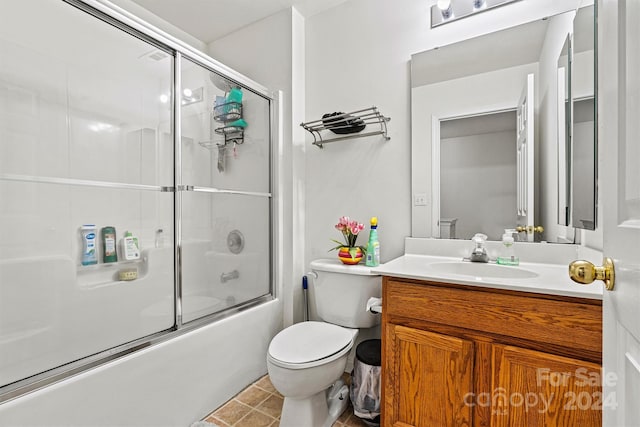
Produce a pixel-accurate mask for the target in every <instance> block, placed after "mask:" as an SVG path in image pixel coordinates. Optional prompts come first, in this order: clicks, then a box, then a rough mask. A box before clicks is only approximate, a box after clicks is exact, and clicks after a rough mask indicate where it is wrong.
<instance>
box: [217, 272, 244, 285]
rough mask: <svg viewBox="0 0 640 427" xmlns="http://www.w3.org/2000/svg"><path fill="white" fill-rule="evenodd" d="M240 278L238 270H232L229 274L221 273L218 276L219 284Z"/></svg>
mask: <svg viewBox="0 0 640 427" xmlns="http://www.w3.org/2000/svg"><path fill="white" fill-rule="evenodd" d="M238 277H240V272H239V271H238V270H233V271H231V272H229V273H222V274H221V275H220V283H227V282H228V281H229V280H233V279H237V278H238Z"/></svg>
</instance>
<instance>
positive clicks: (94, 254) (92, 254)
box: [80, 224, 98, 265]
mask: <svg viewBox="0 0 640 427" xmlns="http://www.w3.org/2000/svg"><path fill="white" fill-rule="evenodd" d="M80 233H81V234H82V260H81V264H82V265H93V264H97V263H98V251H97V250H96V249H97V248H96V226H95V225H93V224H84V225H83V226H82V227H80Z"/></svg>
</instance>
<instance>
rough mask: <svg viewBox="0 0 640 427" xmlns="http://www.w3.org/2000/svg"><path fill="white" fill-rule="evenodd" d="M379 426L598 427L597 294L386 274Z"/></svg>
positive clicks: (599, 327)
mask: <svg viewBox="0 0 640 427" xmlns="http://www.w3.org/2000/svg"><path fill="white" fill-rule="evenodd" d="M382 301H383V311H382V313H383V314H382V316H383V320H382V360H383V364H382V421H383V422H382V425H383V426H385V427H411V426H416V427H440V426H456V427H457V426H505V427H506V426H510V427H525V426H526V427H535V426H580V427H590V426H600V425H601V424H602V422H601V415H602V412H601V409H602V405H603V404H604V403H605V402H604V397H603V396H602V392H601V386H600V375H601V359H602V304H601V301H599V300H590V299H581V298H571V297H560V296H552V295H544V294H534V293H524V292H516V291H504V290H498V289H490V288H480V287H473V286H464V285H453V284H444V283H434V282H428V281H420V280H409V279H397V278H391V277H384V278H383V300H382Z"/></svg>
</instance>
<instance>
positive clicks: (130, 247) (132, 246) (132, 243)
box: [122, 231, 140, 261]
mask: <svg viewBox="0 0 640 427" xmlns="http://www.w3.org/2000/svg"><path fill="white" fill-rule="evenodd" d="M122 256H123V257H124V259H126V260H127V261H131V260H134V259H140V245H139V244H138V238H137V237H136V236H134V235H133V234H131V232H130V231H127V232H126V233H124V237H123V238H122Z"/></svg>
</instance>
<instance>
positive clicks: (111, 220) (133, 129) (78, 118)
mask: <svg viewBox="0 0 640 427" xmlns="http://www.w3.org/2000/svg"><path fill="white" fill-rule="evenodd" d="M2 6H3V12H2V14H1V15H0V220H1V221H0V355H1V356H0V402H2V401H6V400H9V399H12V398H14V397H16V396H19V395H21V394H23V393H25V392H28V391H30V390H33V389H35V388H37V387H42V386H43V385H46V384H48V383H51V382H53V381H55V380H58V379H62V378H65V377H67V376H69V375H71V374H76V373H78V372H82V371H84V370H87V369H89V368H91V367H94V366H96V365H98V364H101V363H103V362H105V361H108V360H111V359H113V358H115V357H119V356H122V355H125V354H130V353H131V352H135V351H137V350H139V349H141V348H147V347H149V346H150V345H151V344H154V343H157V342H161V341H163V340H167V339H169V338H174V337H176V336H178V335H180V334H182V333H184V332H185V331H189V330H194V329H195V328H197V327H200V326H203V325H207V324H210V323H211V322H214V321H215V320H217V319H220V318H221V317H224V316H227V315H228V314H230V313H237V312H238V311H240V310H243V309H245V308H248V307H254V306H256V305H258V304H260V303H263V302H266V301H269V300H271V299H272V298H273V296H272V294H273V282H274V279H273V277H274V271H273V270H274V269H273V267H272V265H273V260H272V253H273V247H272V246H273V243H272V242H273V239H272V229H273V223H274V221H273V216H274V215H273V206H272V205H273V203H272V184H271V183H272V181H273V179H272V167H271V164H272V153H271V151H272V150H271V141H272V138H273V136H272V122H273V120H274V117H273V116H274V111H275V109H274V99H273V97H272V96H271V95H270V94H269V92H268V91H267V90H266V89H265V88H263V87H261V86H260V85H258V84H256V83H254V82H252V81H250V80H248V79H246V78H245V77H243V76H241V75H239V74H237V73H235V72H233V71H232V70H229V69H227V68H226V67H224V66H222V65H221V64H218V63H216V62H215V61H213V60H211V59H209V58H208V57H206V56H204V55H201V54H199V53H198V52H196V51H195V50H193V49H191V48H189V47H187V46H186V45H182V44H180V43H179V42H177V41H175V40H174V39H172V38H170V37H168V36H166V35H164V34H163V33H160V32H156V31H154V30H152V29H148V28H145V27H144V26H141V25H134V24H135V23H132V22H127V21H126V20H124V19H120V18H119V17H118V16H114V14H113V13H110V10H109V9H108V8H105V7H103V6H104V4H103V2H99V1H91V0H87V1H76V0H68V1H63V0H57V1H52V0H30V1H28V2H25V1H23V0H6V1H4V2H3V5H2ZM35 11H37V12H35ZM231 93H233V96H230V94H231ZM238 96H240V99H239V98H238ZM87 224H91V225H92V226H93V227H94V228H95V231H94V234H95V237H96V238H95V240H94V244H95V250H96V255H97V257H96V258H97V262H96V263H88V262H86V261H87V259H86V257H85V252H86V251H87V250H90V249H91V247H89V248H87V247H86V244H85V242H84V241H83V234H82V230H81V228H82V226H83V225H87ZM104 227H114V228H115V230H116V237H115V242H113V241H111V240H109V239H105V238H104V237H105V236H103V233H101V230H102V229H103V228H104ZM126 232H130V233H132V235H133V236H134V237H136V238H137V242H138V246H139V257H137V258H136V257H135V256H129V257H128V258H130V259H126V258H127V257H126V256H125V255H126V254H125V250H124V245H125V244H126V242H124V241H123V237H124V236H125V233H126ZM113 243H115V250H116V254H117V261H115V262H109V261H110V258H105V252H111V251H112V250H113V248H112V247H111V245H112V244H113ZM83 261H85V262H83Z"/></svg>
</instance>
